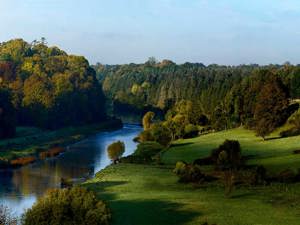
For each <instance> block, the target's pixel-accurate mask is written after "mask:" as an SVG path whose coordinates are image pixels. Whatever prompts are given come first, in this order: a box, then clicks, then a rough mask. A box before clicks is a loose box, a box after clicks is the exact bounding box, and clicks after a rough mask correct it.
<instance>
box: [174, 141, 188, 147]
mask: <svg viewBox="0 0 300 225" xmlns="http://www.w3.org/2000/svg"><path fill="white" fill-rule="evenodd" d="M191 144H193V143H192V142H187V143H179V144H172V145H171V146H170V147H182V146H187V145H191Z"/></svg>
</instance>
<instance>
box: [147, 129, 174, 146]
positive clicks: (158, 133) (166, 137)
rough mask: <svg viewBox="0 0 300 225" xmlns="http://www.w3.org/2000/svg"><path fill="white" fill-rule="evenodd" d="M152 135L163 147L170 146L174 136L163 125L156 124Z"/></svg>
mask: <svg viewBox="0 0 300 225" xmlns="http://www.w3.org/2000/svg"><path fill="white" fill-rule="evenodd" d="M151 134H152V136H153V140H154V141H156V142H158V143H159V144H161V145H163V146H165V147H166V146H169V144H170V143H171V141H172V135H171V132H170V130H169V129H168V128H167V127H165V126H164V125H162V124H158V123H157V124H154V125H153V126H152V127H151Z"/></svg>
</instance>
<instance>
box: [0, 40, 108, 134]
mask: <svg viewBox="0 0 300 225" xmlns="http://www.w3.org/2000/svg"><path fill="white" fill-rule="evenodd" d="M0 86H1V87H2V88H6V89H8V90H9V91H10V93H11V102H12V104H13V105H14V108H15V109H16V120H17V122H18V124H20V125H33V126H40V127H44V128H51V129H55V128H59V127H63V126H69V125H81V124H85V123H92V122H97V121H102V120H104V119H105V117H106V115H105V108H104V104H105V96H104V94H103V92H102V88H101V85H100V84H99V82H98V80H97V79H96V74H95V71H94V69H93V68H92V67H90V65H89V63H88V61H87V60H86V59H85V58H84V57H82V56H74V55H68V54H67V53H65V52H64V51H62V50H60V49H59V48H57V47H48V46H47V45H46V41H45V40H44V39H43V40H41V41H34V42H32V43H27V42H25V41H24V40H22V39H16V40H11V41H8V42H4V43H1V44H0Z"/></svg>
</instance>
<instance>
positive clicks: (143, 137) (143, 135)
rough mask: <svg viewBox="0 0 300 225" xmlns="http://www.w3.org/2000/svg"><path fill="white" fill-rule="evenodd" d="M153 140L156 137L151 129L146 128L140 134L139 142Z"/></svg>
mask: <svg viewBox="0 0 300 225" xmlns="http://www.w3.org/2000/svg"><path fill="white" fill-rule="evenodd" d="M153 140H154V138H153V135H152V134H151V131H150V130H144V131H142V132H141V133H140V134H139V136H138V141H139V142H146V141H153Z"/></svg>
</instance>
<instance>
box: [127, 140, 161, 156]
mask: <svg viewBox="0 0 300 225" xmlns="http://www.w3.org/2000/svg"><path fill="white" fill-rule="evenodd" d="M163 148H164V147H163V146H162V145H160V144H159V143H157V142H145V143H141V144H139V145H138V146H137V149H136V151H135V152H134V153H133V155H134V156H140V157H143V158H145V159H151V158H152V157H153V156H155V155H156V154H158V153H159V152H160V151H161V150H162V149H163Z"/></svg>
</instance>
